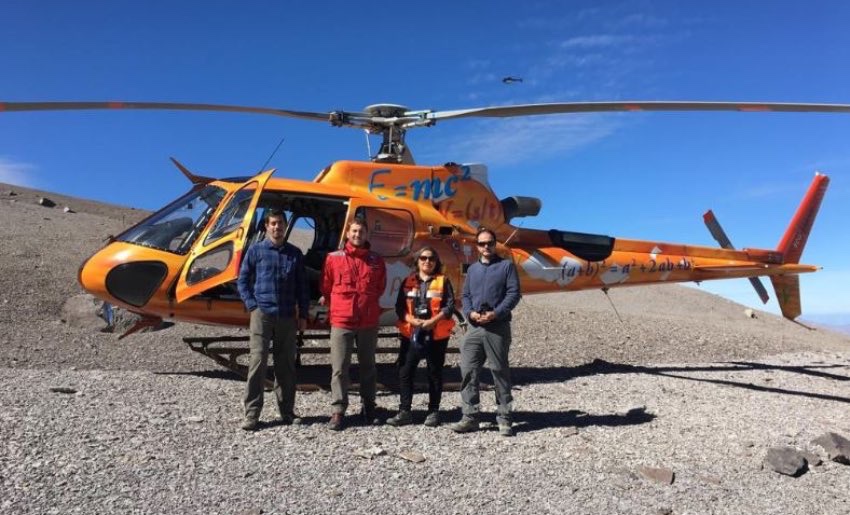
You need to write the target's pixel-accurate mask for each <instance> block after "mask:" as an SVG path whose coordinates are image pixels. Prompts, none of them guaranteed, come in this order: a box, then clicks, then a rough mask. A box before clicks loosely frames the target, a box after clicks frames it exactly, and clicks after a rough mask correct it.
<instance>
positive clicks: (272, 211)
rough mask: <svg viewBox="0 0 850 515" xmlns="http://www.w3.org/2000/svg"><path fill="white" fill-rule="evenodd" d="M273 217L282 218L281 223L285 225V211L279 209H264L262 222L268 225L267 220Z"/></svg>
mask: <svg viewBox="0 0 850 515" xmlns="http://www.w3.org/2000/svg"><path fill="white" fill-rule="evenodd" d="M273 216H275V217H280V218H283V223H286V211H284V210H283V209H281V208H279V207H273V208H270V209H266V214H265V215H264V216H263V222H264V223H265V224H266V225H268V223H269V219H270V218H272V217H273Z"/></svg>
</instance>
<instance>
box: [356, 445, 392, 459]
mask: <svg viewBox="0 0 850 515" xmlns="http://www.w3.org/2000/svg"><path fill="white" fill-rule="evenodd" d="M386 453H387V451H385V450H383V449H381V448H380V447H371V448H369V449H358V450H356V451H354V455H355V456H359V457H361V458H364V459H367V460H371V459H374V458H376V457H378V456H383V455H385V454H386Z"/></svg>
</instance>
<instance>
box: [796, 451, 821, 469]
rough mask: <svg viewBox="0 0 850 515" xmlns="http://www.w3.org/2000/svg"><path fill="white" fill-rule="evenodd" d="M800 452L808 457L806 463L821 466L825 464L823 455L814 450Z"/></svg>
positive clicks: (811, 465)
mask: <svg viewBox="0 0 850 515" xmlns="http://www.w3.org/2000/svg"><path fill="white" fill-rule="evenodd" d="M800 454H802V455H803V457H804V458H806V463H808V464H809V466H810V467H819V466H821V464H823V460H822V459H821V457H820V456H818V455H817V454H815V453H813V452H812V451H800Z"/></svg>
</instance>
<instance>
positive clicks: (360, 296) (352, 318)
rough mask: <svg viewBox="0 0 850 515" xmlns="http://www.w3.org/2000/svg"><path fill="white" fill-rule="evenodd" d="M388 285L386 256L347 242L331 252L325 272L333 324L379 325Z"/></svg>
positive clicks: (324, 284)
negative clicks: (384, 294) (383, 298)
mask: <svg viewBox="0 0 850 515" xmlns="http://www.w3.org/2000/svg"><path fill="white" fill-rule="evenodd" d="M386 286H387V267H386V265H385V264H384V258H382V257H381V256H380V255H378V254H377V253H375V252H372V251H371V250H369V247H368V244H367V246H365V247H361V248H357V247H355V246H353V245H351V244H350V243H348V242H346V243H345V248H343V249H342V250H338V251H336V252H331V253H330V254H328V257H327V258H326V259H325V268H324V271H323V272H322V287H321V289H322V295H324V296H325V300H326V301H328V302H330V306H329V313H328V315H329V319H330V323H331V326H333V327H344V328H346V329H364V328H368V327H377V325H378V318H379V317H380V316H381V306H380V304H379V300H380V298H381V295H383V293H384V288H385V287H386Z"/></svg>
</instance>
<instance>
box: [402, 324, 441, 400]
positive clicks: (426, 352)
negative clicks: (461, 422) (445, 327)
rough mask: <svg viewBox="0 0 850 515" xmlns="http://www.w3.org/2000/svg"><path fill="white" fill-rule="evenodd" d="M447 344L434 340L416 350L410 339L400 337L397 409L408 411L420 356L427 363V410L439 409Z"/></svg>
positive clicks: (420, 359)
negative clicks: (399, 392) (425, 346)
mask: <svg viewBox="0 0 850 515" xmlns="http://www.w3.org/2000/svg"><path fill="white" fill-rule="evenodd" d="M448 344H449V340H448V338H446V339H445V340H434V341H432V342H430V343H429V344H428V346H427V348H426V349H423V350H418V349H416V348H415V347H414V346H413V345H411V344H410V340H409V339H407V338H405V337H403V336H402V337H401V349H400V350H399V356H398V361H399V364H400V367H399V369H398V382H399V389H400V390H401V394H400V399H399V405H398V407H399V410H401V411H410V406H411V403H412V402H413V378H414V376H416V368H417V367H418V366H419V362H420V361H422V358H425V361H426V363H427V364H428V411H429V412H434V411H439V409H440V398H441V397H442V396H443V365H445V364H446V347H447V346H448Z"/></svg>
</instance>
